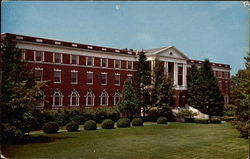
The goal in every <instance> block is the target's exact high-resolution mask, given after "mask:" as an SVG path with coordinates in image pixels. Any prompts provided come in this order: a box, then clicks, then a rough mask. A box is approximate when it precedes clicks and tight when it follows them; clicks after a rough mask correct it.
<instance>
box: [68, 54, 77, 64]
mask: <svg viewBox="0 0 250 159" xmlns="http://www.w3.org/2000/svg"><path fill="white" fill-rule="evenodd" d="M72 56H76V63H72ZM70 64H71V65H79V56H78V55H70Z"/></svg>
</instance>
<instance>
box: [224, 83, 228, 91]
mask: <svg viewBox="0 0 250 159" xmlns="http://www.w3.org/2000/svg"><path fill="white" fill-rule="evenodd" d="M225 90H226V91H228V81H225Z"/></svg>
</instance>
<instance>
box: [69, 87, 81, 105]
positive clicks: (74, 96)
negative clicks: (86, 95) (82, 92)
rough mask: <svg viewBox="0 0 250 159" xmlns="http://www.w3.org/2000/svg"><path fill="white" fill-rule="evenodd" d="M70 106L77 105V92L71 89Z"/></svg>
mask: <svg viewBox="0 0 250 159" xmlns="http://www.w3.org/2000/svg"><path fill="white" fill-rule="evenodd" d="M69 97H70V106H79V97H80V96H79V93H78V92H77V91H76V90H73V91H72V92H71V94H70V96H69Z"/></svg>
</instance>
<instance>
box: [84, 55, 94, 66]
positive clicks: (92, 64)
mask: <svg viewBox="0 0 250 159" xmlns="http://www.w3.org/2000/svg"><path fill="white" fill-rule="evenodd" d="M89 57H90V58H92V63H91V65H88V58H89ZM86 66H90V67H92V66H94V57H93V56H86Z"/></svg>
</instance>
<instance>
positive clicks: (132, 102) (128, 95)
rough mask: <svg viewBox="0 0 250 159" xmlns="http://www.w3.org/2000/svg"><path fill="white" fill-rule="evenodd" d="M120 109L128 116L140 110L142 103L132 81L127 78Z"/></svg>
mask: <svg viewBox="0 0 250 159" xmlns="http://www.w3.org/2000/svg"><path fill="white" fill-rule="evenodd" d="M119 109H120V111H121V112H123V113H126V114H127V116H128V117H131V116H134V115H135V114H136V113H138V112H139V111H140V103H139V100H138V98H137V96H136V94H135V90H134V88H133V86H132V84H131V81H128V80H126V81H125V83H124V86H123V90H122V97H121V101H120V103H119Z"/></svg>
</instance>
